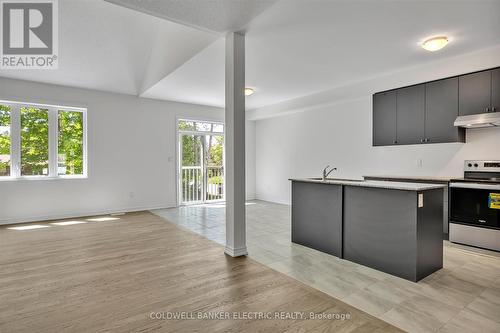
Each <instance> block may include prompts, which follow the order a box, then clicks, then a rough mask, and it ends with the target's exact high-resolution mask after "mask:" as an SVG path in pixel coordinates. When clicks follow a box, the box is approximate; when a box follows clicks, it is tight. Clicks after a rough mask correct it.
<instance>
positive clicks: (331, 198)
mask: <svg viewBox="0 0 500 333" xmlns="http://www.w3.org/2000/svg"><path fill="white" fill-rule="evenodd" d="M292 242H294V243H297V244H300V245H304V246H307V247H310V248H313V249H316V250H319V251H322V252H326V253H328V254H331V255H334V256H337V257H342V185H329V184H315V183H304V182H292Z"/></svg>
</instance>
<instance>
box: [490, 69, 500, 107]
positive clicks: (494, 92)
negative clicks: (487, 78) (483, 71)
mask: <svg viewBox="0 0 500 333" xmlns="http://www.w3.org/2000/svg"><path fill="white" fill-rule="evenodd" d="M491 110H492V111H495V112H499V111H500V68H497V69H495V70H493V71H492V72H491Z"/></svg>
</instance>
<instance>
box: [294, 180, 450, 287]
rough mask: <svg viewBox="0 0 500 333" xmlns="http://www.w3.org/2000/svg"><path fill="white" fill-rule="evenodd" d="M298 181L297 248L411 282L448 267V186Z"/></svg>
mask: <svg viewBox="0 0 500 333" xmlns="http://www.w3.org/2000/svg"><path fill="white" fill-rule="evenodd" d="M290 180H291V181H292V242H294V243H297V244H301V245H304V246H307V247H311V248H314V249H316V250H319V251H322V252H326V253H329V254H331V255H334V256H337V257H339V258H343V259H346V260H349V261H353V262H356V263H359V264H362V265H365V266H368V267H371V268H374V269H377V270H380V271H383V272H386V273H389V274H392V275H396V276H399V277H402V278H404V279H407V280H411V281H418V280H420V279H422V278H424V277H426V276H428V275H429V274H432V273H433V272H435V271H437V270H439V269H441V268H442V267H443V243H442V223H443V222H442V218H443V214H442V211H443V190H444V187H445V186H444V185H440V184H425V183H406V182H392V181H363V180H342V179H326V180H322V179H317V178H304V179H290Z"/></svg>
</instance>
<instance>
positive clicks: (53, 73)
mask: <svg viewBox="0 0 500 333" xmlns="http://www.w3.org/2000/svg"><path fill="white" fill-rule="evenodd" d="M216 39H217V36H216V35H214V34H208V33H206V32H203V31H200V30H198V29H193V28H190V27H186V26H185V25H181V24H178V23H173V22H170V21H167V20H163V19H160V18H157V17H153V16H150V15H147V14H143V13H140V12H138V11H134V10H130V9H127V8H124V7H121V6H116V5H114V4H111V3H108V2H104V1H102V0H60V1H59V68H58V69H57V70H0V76H2V77H9V78H15V79H21V80H29V81H37V82H44V83H52V84H61V85H67V86H72V87H81V88H88V89H97V90H103V91H112V92H118V93H124V94H132V95H138V94H140V93H141V92H142V91H143V90H145V89H147V88H149V86H150V85H152V83H151V82H153V81H154V82H155V83H156V82H157V81H158V80H160V79H161V78H163V77H165V76H166V75H168V74H169V73H170V72H171V71H173V70H174V69H176V68H177V67H179V66H180V65H182V64H183V63H184V62H185V61H186V59H189V58H191V57H193V56H194V55H195V54H197V53H198V52H199V51H201V50H202V49H203V48H205V47H206V46H207V45H209V44H210V43H212V42H213V41H214V40H216ZM172 50H174V51H172Z"/></svg>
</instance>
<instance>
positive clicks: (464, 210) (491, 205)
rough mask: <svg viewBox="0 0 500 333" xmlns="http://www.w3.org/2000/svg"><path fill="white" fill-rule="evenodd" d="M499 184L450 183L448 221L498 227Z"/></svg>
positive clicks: (499, 217) (499, 210)
mask: <svg viewBox="0 0 500 333" xmlns="http://www.w3.org/2000/svg"><path fill="white" fill-rule="evenodd" d="M499 198H500V184H481V183H465V182H464V183H451V184H450V222H451V223H460V224H467V225H472V226H477V227H485V228H494V229H500V209H498V208H499V207H498V202H497V200H498V199H499Z"/></svg>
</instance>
